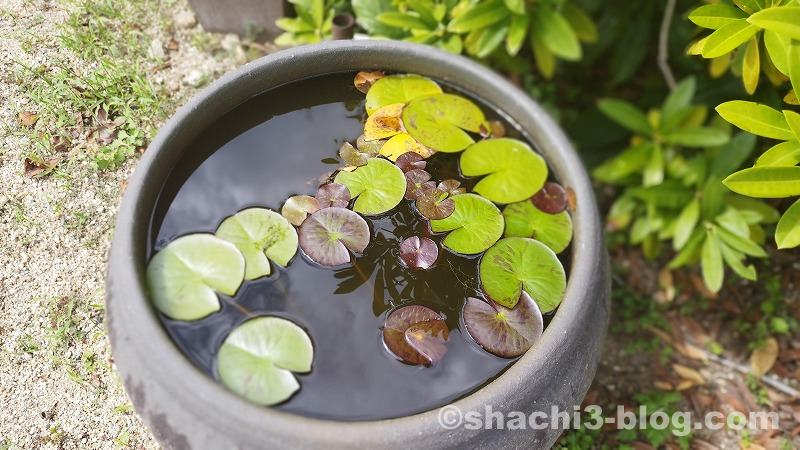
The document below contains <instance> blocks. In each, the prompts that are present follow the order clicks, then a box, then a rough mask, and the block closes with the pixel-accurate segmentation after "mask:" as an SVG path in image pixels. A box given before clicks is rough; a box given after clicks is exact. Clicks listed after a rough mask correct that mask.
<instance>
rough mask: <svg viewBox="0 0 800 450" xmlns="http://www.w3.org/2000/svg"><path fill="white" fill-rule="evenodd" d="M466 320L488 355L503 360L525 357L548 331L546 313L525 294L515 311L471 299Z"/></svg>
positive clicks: (470, 332)
mask: <svg viewBox="0 0 800 450" xmlns="http://www.w3.org/2000/svg"><path fill="white" fill-rule="evenodd" d="M463 317H464V325H465V326H466V328H467V332H468V333H469V335H470V336H471V337H472V339H474V340H475V342H477V343H478V345H480V346H481V347H483V349H484V350H486V351H487V352H489V353H492V354H495V355H497V356H502V357H503V358H515V357H517V356H520V355H522V354H523V353H525V352H526V351H528V349H529V348H531V346H533V343H534V342H536V340H537V339H539V336H541V335H542V332H543V331H544V320H543V318H542V312H541V311H540V310H539V306H538V305H537V304H536V302H535V301H533V299H532V298H531V297H530V295H528V294H527V293H526V292H525V291H523V292H522V294H521V295H520V297H519V301H518V302H517V304H516V306H514V307H513V308H506V307H504V306H502V305H499V304H497V303H494V302H491V303H487V302H484V301H483V300H478V299H477V298H472V297H469V298H467V302H466V304H464V311H463Z"/></svg>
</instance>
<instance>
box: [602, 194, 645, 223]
mask: <svg viewBox="0 0 800 450" xmlns="http://www.w3.org/2000/svg"><path fill="white" fill-rule="evenodd" d="M638 206H639V201H638V200H637V199H634V198H633V197H632V196H630V195H626V194H623V195H622V196H621V197H619V198H617V200H616V201H615V202H614V203H613V204H612V205H611V208H610V209H609V211H608V216H607V217H606V229H608V230H609V231H619V230H624V229H626V228H628V225H630V223H631V220H633V217H634V213H635V211H636V208H637V207H638Z"/></svg>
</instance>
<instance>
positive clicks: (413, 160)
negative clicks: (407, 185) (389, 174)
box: [394, 152, 428, 173]
mask: <svg viewBox="0 0 800 450" xmlns="http://www.w3.org/2000/svg"><path fill="white" fill-rule="evenodd" d="M394 165H395V166H397V167H399V168H400V170H402V171H403V173H406V172H409V171H411V170H416V169H419V170H425V167H426V166H427V165H428V163H427V162H426V161H425V159H424V158H423V157H422V155H420V154H419V153H416V152H405V153H403V154H401V155H400V156H398V157H397V159H396V160H395V161H394Z"/></svg>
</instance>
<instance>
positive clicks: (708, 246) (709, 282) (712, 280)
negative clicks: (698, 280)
mask: <svg viewBox="0 0 800 450" xmlns="http://www.w3.org/2000/svg"><path fill="white" fill-rule="evenodd" d="M719 247H720V245H719V241H717V237H716V236H715V235H714V233H713V232H712V231H711V230H707V231H706V240H705V242H704V243H703V253H702V259H701V262H702V265H703V268H702V269H703V270H702V272H703V281H704V282H705V284H706V287H708V289H709V290H711V291H712V292H719V290H720V288H722V280H723V278H724V276H725V267H724V266H723V265H722V250H720V248H719Z"/></svg>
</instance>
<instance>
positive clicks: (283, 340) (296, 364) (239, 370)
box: [217, 317, 314, 405]
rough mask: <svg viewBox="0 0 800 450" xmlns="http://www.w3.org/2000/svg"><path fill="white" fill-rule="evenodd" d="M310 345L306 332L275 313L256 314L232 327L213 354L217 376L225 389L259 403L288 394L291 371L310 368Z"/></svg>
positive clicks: (293, 383)
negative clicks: (269, 314)
mask: <svg viewBox="0 0 800 450" xmlns="http://www.w3.org/2000/svg"><path fill="white" fill-rule="evenodd" d="M313 359H314V347H313V345H312V344H311V339H310V338H309V337H308V334H306V332H305V331H304V330H303V329H302V328H300V327H299V326H297V325H295V324H294V323H293V322H291V321H289V320H286V319H282V318H279V317H258V318H255V319H250V320H248V321H247V322H245V323H243V324H241V325H239V326H238V327H236V328H234V330H233V331H231V333H230V334H229V335H228V337H226V338H225V341H224V342H223V343H222V346H221V347H220V349H219V355H218V356H217V371H218V372H219V378H220V380H221V381H222V384H224V385H225V386H226V387H227V388H228V389H230V390H231V391H233V392H235V393H236V394H238V395H241V396H242V397H244V398H246V399H248V400H250V401H251V402H253V403H257V404H259V405H275V404H278V403H281V402H283V401H285V400H287V399H289V397H291V396H292V395H293V394H294V393H295V392H297V390H298V389H300V383H298V381H297V379H296V378H295V376H294V373H307V372H309V371H311V363H312V361H313Z"/></svg>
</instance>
